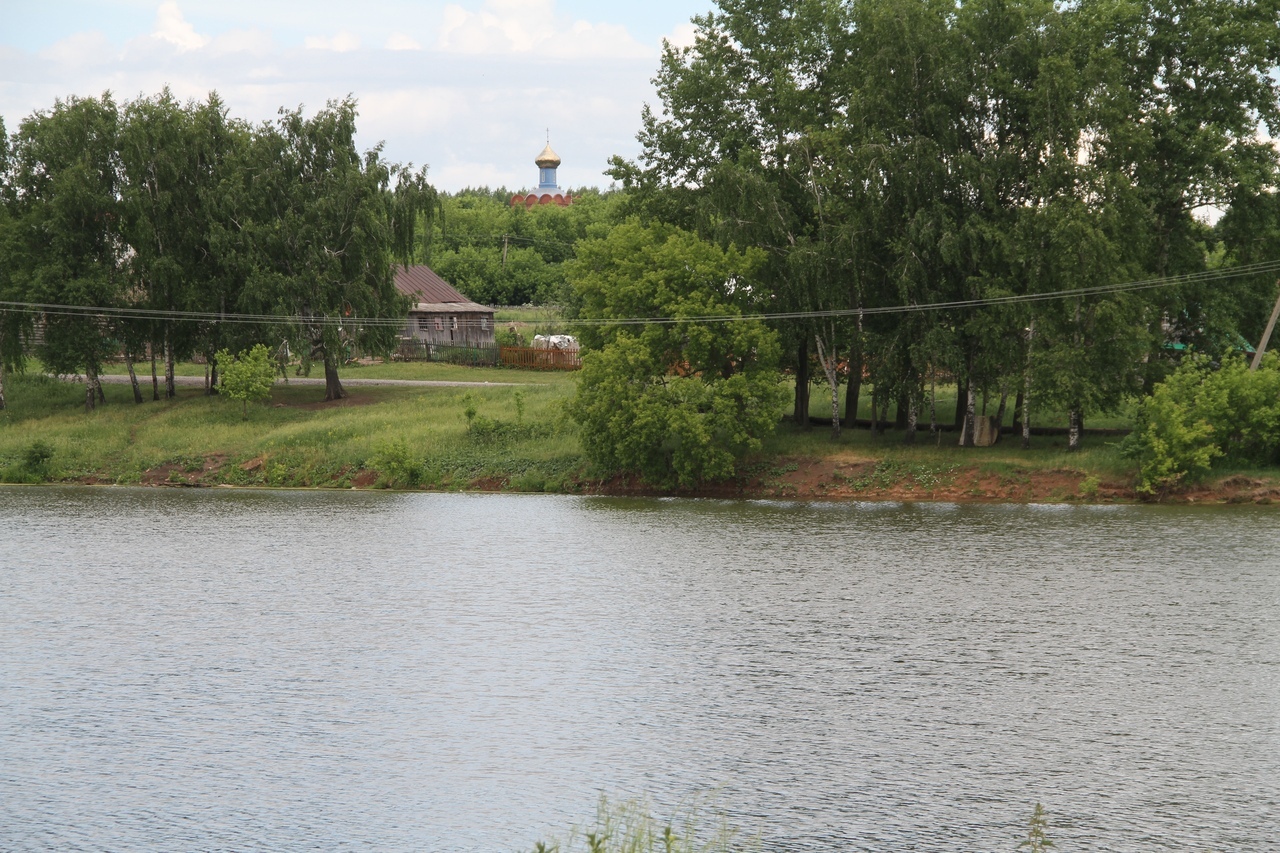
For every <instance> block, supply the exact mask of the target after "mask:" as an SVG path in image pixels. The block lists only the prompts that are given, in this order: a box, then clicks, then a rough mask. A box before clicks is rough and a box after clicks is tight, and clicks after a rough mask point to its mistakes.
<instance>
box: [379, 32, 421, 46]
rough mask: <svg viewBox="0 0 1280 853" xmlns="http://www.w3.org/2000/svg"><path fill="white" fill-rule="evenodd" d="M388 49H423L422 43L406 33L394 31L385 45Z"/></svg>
mask: <svg viewBox="0 0 1280 853" xmlns="http://www.w3.org/2000/svg"><path fill="white" fill-rule="evenodd" d="M384 47H385V48H386V49H387V50H422V45H420V44H418V43H417V42H416V41H415V40H414V39H413V38H411V37H409V36H407V35H405V34H404V33H393V34H392V35H390V36H389V37H388V38H387V43H386V44H385V45H384Z"/></svg>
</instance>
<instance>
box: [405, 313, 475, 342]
mask: <svg viewBox="0 0 1280 853" xmlns="http://www.w3.org/2000/svg"><path fill="white" fill-rule="evenodd" d="M407 332H408V334H407V335H406V337H411V338H413V339H414V340H419V341H426V342H427V343H429V344H435V345H438V346H454V347H476V346H493V344H494V336H493V314H478V313H466V312H462V311H457V312H449V313H441V314H435V313H432V314H422V313H416V312H415V313H411V314H410V315H409V328H408V330H407Z"/></svg>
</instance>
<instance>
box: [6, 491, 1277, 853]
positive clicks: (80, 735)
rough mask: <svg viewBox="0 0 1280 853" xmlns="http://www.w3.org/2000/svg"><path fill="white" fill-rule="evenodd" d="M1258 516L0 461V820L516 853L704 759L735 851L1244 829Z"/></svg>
mask: <svg viewBox="0 0 1280 853" xmlns="http://www.w3.org/2000/svg"><path fill="white" fill-rule="evenodd" d="M1278 530H1280V528H1278V526H1277V525H1276V516H1275V513H1274V512H1273V511H1270V510H1269V509H1267V508H1243V507H1233V508H1230V509H1229V510H1225V511H1223V510H1216V509H1208V508H1195V509H1186V508H1182V509H1177V508H1158V507H1156V508H1152V507H1106V508H1097V507H1075V506H1065V507H1064V506H1056V505H1052V506H961V505H954V504H830V503H826V504H816V505H815V504H800V503H781V504H779V503H767V502H732V501H670V500H668V501H660V500H631V499H602V498H571V497H520V496H497V495H387V494H376V493H367V492H362V493H343V494H330V493H310V492H240V491H231V490H227V491H221V490H220V491H217V492H213V491H202V492H188V491H168V490H164V491H160V490H116V489H94V490H89V489H6V490H0V798H2V799H3V801H4V802H5V804H6V805H5V809H6V818H5V821H4V822H3V824H2V825H0V847H3V848H40V847H47V848H65V847H74V846H83V847H87V848H93V849H125V848H128V849H172V848H183V847H197V848H207V847H217V848H236V849H241V848H297V847H304V846H322V847H330V846H338V845H341V844H349V845H352V846H355V845H361V844H362V845H366V846H371V847H375V848H378V849H392V850H394V849H406V850H408V849H458V850H494V849H517V848H528V847H530V846H531V845H532V842H533V841H534V840H535V839H536V838H538V837H540V836H542V835H545V834H546V833H547V832H549V831H552V830H556V829H560V828H563V827H564V826H566V825H568V824H569V823H572V822H574V821H577V820H581V819H583V818H584V817H586V816H587V815H588V814H589V812H590V810H591V808H592V806H593V804H594V801H595V792H596V791H597V790H599V789H604V790H607V791H609V792H611V793H618V794H623V795H633V794H641V793H648V794H649V795H650V796H651V797H652V798H653V799H654V800H655V801H656V803H657V804H658V806H659V807H660V808H661V807H664V806H665V807H670V806H673V805H675V804H676V802H678V801H679V800H681V799H682V798H684V797H686V796H688V795H689V794H691V793H692V792H695V791H699V790H705V789H707V788H711V787H716V786H720V788H721V795H720V802H721V803H722V804H723V805H724V806H725V807H727V808H729V809H730V810H731V811H733V812H734V814H735V817H736V818H737V819H738V822H739V823H740V824H742V825H743V826H744V827H746V828H747V829H748V830H751V831H759V832H760V833H761V834H762V835H763V836H764V837H765V838H766V840H767V847H769V848H770V849H789V850H830V849H865V850H910V849H943V848H946V849H973V850H1009V849H1012V848H1013V847H1014V846H1015V845H1016V842H1017V839H1018V838H1019V836H1020V835H1021V833H1022V824H1023V822H1024V821H1025V819H1026V818H1027V816H1028V815H1029V814H1030V810H1031V808H1032V806H1033V805H1034V803H1035V802H1036V801H1037V800H1039V801H1043V802H1044V803H1045V804H1046V806H1047V807H1048V809H1049V811H1050V814H1051V820H1052V825H1053V831H1052V835H1053V837H1055V839H1057V840H1058V841H1059V845H1060V847H1062V848H1064V849H1150V850H1158V849H1169V850H1186V849H1204V850H1208V849H1224V850H1225V849H1240V850H1243V849H1264V848H1265V847H1266V846H1267V842H1266V841H1264V839H1270V838H1271V837H1272V836H1273V835H1274V833H1275V830H1276V829H1277V828H1280V827H1277V826H1276V822H1275V820H1274V818H1272V817H1270V816H1273V815H1276V814H1280V802H1277V801H1278V800H1280V783H1278V782H1277V780H1280V750H1278V749H1277V744H1280V623H1278V617H1277V613H1280V611H1278V610H1277V608H1276V605H1277V603H1280V573H1278V572H1277V570H1276V569H1277V565H1280V561H1278V560H1277V559H1276V556H1275V555H1276V554H1277V553H1280V549H1278V548H1277V546H1278V545H1280V533H1278V532H1277V531H1278ZM1260 816H1262V817H1261V819H1260ZM941 839H945V841H943V840H941Z"/></svg>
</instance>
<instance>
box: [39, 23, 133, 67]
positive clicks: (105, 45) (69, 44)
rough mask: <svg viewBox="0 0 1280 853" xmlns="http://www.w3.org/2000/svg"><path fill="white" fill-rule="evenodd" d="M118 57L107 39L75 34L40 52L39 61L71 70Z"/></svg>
mask: <svg viewBox="0 0 1280 853" xmlns="http://www.w3.org/2000/svg"><path fill="white" fill-rule="evenodd" d="M119 55H120V52H119V51H118V50H116V48H115V47H114V46H113V45H112V44H111V42H110V41H108V40H107V37H106V36H104V35H103V34H102V33H99V32H88V33H76V34H75V35H71V36H67V37H66V38H64V39H63V40H62V41H59V42H56V43H54V44H51V45H49V47H47V48H45V49H44V50H42V51H40V58H41V59H48V60H50V61H52V62H54V63H56V64H58V65H64V66H70V67H72V68H75V67H83V66H86V65H95V64H97V63H101V62H108V61H111V60H114V59H116V58H118V57H119Z"/></svg>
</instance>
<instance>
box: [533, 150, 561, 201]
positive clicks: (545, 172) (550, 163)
mask: <svg viewBox="0 0 1280 853" xmlns="http://www.w3.org/2000/svg"><path fill="white" fill-rule="evenodd" d="M533 162H534V163H537V164H538V192H558V191H559V189H560V185H559V184H557V183H556V169H558V168H559V167H560V155H558V154H556V152H554V151H552V150H551V143H550V142H547V147H546V148H543V149H542V153H541V154H539V155H538V159H536V160H534V161H533Z"/></svg>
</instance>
